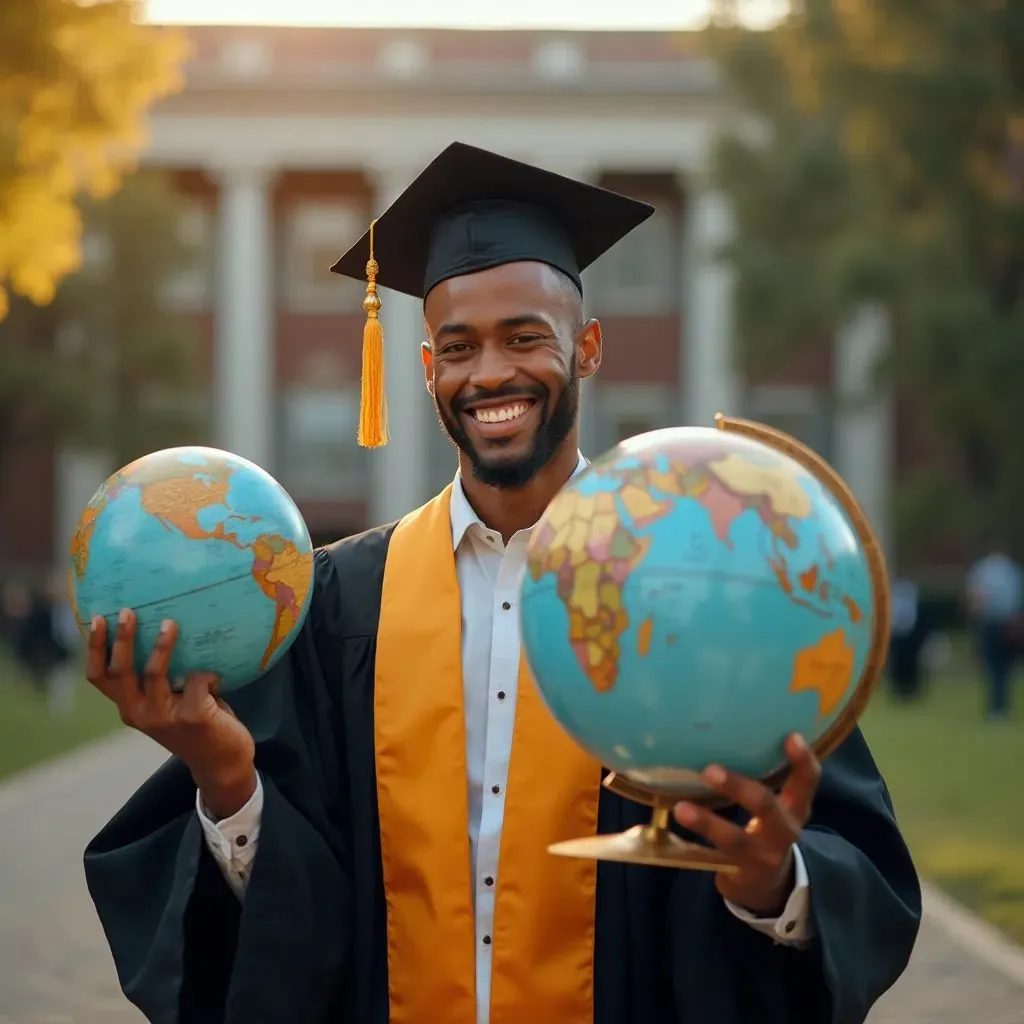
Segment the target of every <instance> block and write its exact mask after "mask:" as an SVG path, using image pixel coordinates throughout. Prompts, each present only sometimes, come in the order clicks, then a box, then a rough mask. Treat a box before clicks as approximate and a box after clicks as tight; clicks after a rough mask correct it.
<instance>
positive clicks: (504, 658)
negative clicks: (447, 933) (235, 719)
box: [196, 456, 812, 1024]
mask: <svg viewBox="0 0 1024 1024" xmlns="http://www.w3.org/2000/svg"><path fill="white" fill-rule="evenodd" d="M585 465H586V461H585V460H584V459H583V457H582V456H580V461H579V464H578V466H577V468H576V472H579V471H580V470H581V469H583V467H584V466H585ZM451 522H452V544H453V546H454V549H455V567H456V574H457V576H458V580H459V592H460V596H461V601H462V677H463V689H464V694H463V699H464V703H465V715H466V766H467V771H468V774H469V822H468V828H469V841H470V850H471V857H472V871H473V876H472V877H473V879H474V892H473V906H474V912H475V916H476V937H477V942H476V949H477V951H478V952H477V965H476V983H477V984H476V992H477V1007H478V1009H477V1021H478V1024H488V1017H489V1007H490V990H491V957H492V953H493V946H492V945H491V944H487V943H483V942H481V941H479V940H480V939H481V938H482V937H483V936H485V935H491V934H493V929H494V905H495V895H496V890H497V884H496V880H497V877H498V869H499V864H498V852H499V849H500V845H501V826H502V817H503V814H504V801H505V797H504V793H505V783H506V781H507V777H508V766H509V758H510V755H511V753H512V733H513V725H514V722H515V713H516V692H517V687H518V679H519V626H518V622H519V619H518V615H517V614H516V603H517V601H518V600H519V585H520V582H521V580H522V576H523V572H524V571H525V568H526V545H527V542H528V541H529V539H530V534H531V533H532V532H533V529H532V527H531V528H530V529H528V530H520V531H519V532H518V533H516V534H515V535H514V536H513V537H512V538H511V539H510V540H509V542H508V544H507V545H506V544H504V543H503V542H502V538H501V535H500V534H499V533H496V532H495V531H493V530H491V529H489V528H488V527H486V526H485V525H484V524H483V523H482V522H481V521H480V518H479V517H478V516H477V514H476V513H475V512H474V511H473V508H472V506H471V505H470V504H469V501H468V500H467V499H466V495H465V492H464V491H463V489H462V482H461V479H460V478H459V477H456V479H455V484H454V487H453V489H452V500H451ZM494 786H498V787H500V799H488V800H486V801H485V800H484V799H483V794H484V792H485V791H488V790H491V789H492V787H494ZM196 809H197V812H198V814H199V819H200V822H201V823H202V827H203V834H204V835H205V836H206V842H207V845H208V846H209V849H210V852H211V853H212V854H213V856H214V858H215V859H216V861H217V863H218V864H219V865H220V868H221V871H222V872H223V873H224V877H225V879H226V880H227V882H228V884H229V885H230V886H231V888H232V889H233V890H234V892H235V893H236V894H237V895H238V897H239V899H242V898H243V897H244V894H245V886H246V882H247V881H248V876H249V872H250V869H251V865H252V861H253V858H254V857H255V856H256V850H257V848H258V845H259V831H260V818H261V813H262V809H263V786H262V783H257V787H256V792H255V793H254V794H253V796H252V798H251V799H250V800H249V802H248V803H247V804H246V805H245V806H244V807H243V808H242V809H241V810H240V811H238V813H237V814H235V815H233V816H232V817H230V818H227V819H225V820H223V821H220V822H216V823H215V822H213V821H212V820H211V819H210V818H209V816H208V815H207V814H206V813H205V810H204V808H203V806H202V802H201V801H200V800H199V797H198V795H197V797H196ZM794 853H795V861H796V885H795V887H794V890H793V893H792V895H791V896H790V898H789V901H788V903H787V904H786V907H785V909H784V911H783V913H782V916H781V917H779V918H757V917H754V916H752V915H751V914H749V913H747V912H746V911H745V910H743V909H741V908H739V907H736V906H733V905H732V904H729V903H727V904H726V905H727V906H728V907H729V910H730V911H731V912H732V913H733V914H734V915H735V916H736V917H738V918H739V919H740V920H742V921H744V922H746V923H747V924H749V925H750V927H752V928H754V929H756V930H757V931H759V932H762V933H763V934H765V935H767V936H769V937H770V938H772V939H774V940H775V941H776V942H780V943H787V944H796V945H799V944H802V943H804V942H806V941H807V940H808V939H809V938H810V937H811V927H812V922H811V918H810V890H809V883H808V877H807V869H806V866H805V865H804V861H803V858H802V857H801V855H800V850H799V848H796V849H795V851H794Z"/></svg>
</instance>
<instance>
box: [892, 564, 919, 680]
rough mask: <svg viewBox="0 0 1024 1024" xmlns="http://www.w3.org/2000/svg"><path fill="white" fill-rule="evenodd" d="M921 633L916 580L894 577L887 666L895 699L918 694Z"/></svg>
mask: <svg viewBox="0 0 1024 1024" xmlns="http://www.w3.org/2000/svg"><path fill="white" fill-rule="evenodd" d="M925 635H926V630H925V625H924V621H923V619H922V616H921V602H920V597H919V595H918V589H917V584H916V583H914V582H913V581H911V580H908V579H897V580H895V581H894V582H893V585H892V635H891V639H890V644H889V665H888V669H889V687H890V691H891V693H892V695H893V697H895V698H896V699H897V700H915V699H916V698H918V697H920V696H921V695H922V691H923V686H924V676H923V665H922V657H921V654H922V650H923V648H924V640H925Z"/></svg>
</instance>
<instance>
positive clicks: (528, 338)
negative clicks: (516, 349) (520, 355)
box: [508, 334, 541, 345]
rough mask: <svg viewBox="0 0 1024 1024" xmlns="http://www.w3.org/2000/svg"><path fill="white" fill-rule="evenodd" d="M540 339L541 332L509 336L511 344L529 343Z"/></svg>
mask: <svg viewBox="0 0 1024 1024" xmlns="http://www.w3.org/2000/svg"><path fill="white" fill-rule="evenodd" d="M540 340H541V337H540V335H539V334H517V335H516V336H515V337H514V338H509V341H508V343H509V344H510V345H529V344H530V342H533V341H540Z"/></svg>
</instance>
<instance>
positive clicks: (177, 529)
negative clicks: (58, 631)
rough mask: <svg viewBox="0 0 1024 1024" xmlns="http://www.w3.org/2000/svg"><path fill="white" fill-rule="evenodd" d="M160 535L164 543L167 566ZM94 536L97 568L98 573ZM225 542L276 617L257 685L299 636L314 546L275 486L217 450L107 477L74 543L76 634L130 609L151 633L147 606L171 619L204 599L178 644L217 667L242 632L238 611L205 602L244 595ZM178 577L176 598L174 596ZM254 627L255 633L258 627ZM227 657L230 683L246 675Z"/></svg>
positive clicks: (160, 458) (183, 453)
mask: <svg viewBox="0 0 1024 1024" xmlns="http://www.w3.org/2000/svg"><path fill="white" fill-rule="evenodd" d="M147 522H149V523H151V524H152V526H151V527H147V526H146V523H147ZM153 527H155V528H156V529H157V532H155V533H154V532H153ZM161 532H162V533H163V534H164V535H165V536H166V537H167V542H168V543H169V544H170V545H171V546H170V547H167V548H166V557H165V559H164V561H160V557H161V555H160V552H161V543H160V535H161ZM101 535H102V536H103V538H104V559H103V564H101V565H95V564H94V563H95V562H96V557H97V556H96V551H95V545H96V543H97V538H98V537H100V536H101ZM181 545H184V546H181ZM196 545H198V546H196ZM202 545H213V547H212V548H205V547H202ZM221 545H223V546H224V548H225V549H228V550H234V551H237V552H238V553H239V554H240V555H241V556H242V557H243V559H244V561H243V562H242V563H241V565H240V566H239V568H241V567H242V566H244V567H245V573H246V575H247V576H248V577H249V578H250V579H251V580H252V582H253V584H254V585H255V587H254V593H256V594H259V595H261V600H266V601H267V602H268V603H269V608H270V609H271V612H272V618H271V620H270V622H269V624H268V625H269V628H268V629H267V631H266V634H265V640H264V642H263V643H262V644H261V647H260V655H259V658H258V659H256V658H253V659H252V661H253V664H252V672H251V674H252V675H253V677H255V675H256V674H258V673H262V672H263V671H265V670H266V669H267V668H269V667H270V665H271V664H273V662H274V661H275V659H276V657H277V656H278V655H279V654H280V653H281V652H282V647H283V645H286V644H288V643H290V641H291V640H292V639H294V636H295V634H296V632H297V630H298V628H299V626H301V624H302V621H303V619H304V616H305V613H306V610H307V608H308V602H309V598H310V594H311V589H312V580H313V552H312V546H311V544H310V541H309V534H308V531H306V529H305V525H304V524H303V523H302V520H301V516H300V515H299V513H298V510H297V509H296V508H295V506H294V503H293V502H292V501H291V499H290V498H289V497H288V496H287V494H285V492H284V491H283V490H282V489H281V488H280V485H279V484H277V482H276V481H274V480H273V478H272V477H270V476H269V475H267V474H265V473H264V472H263V470H261V469H259V467H257V466H254V465H252V464H251V463H248V462H246V461H245V460H244V459H239V458H237V457H236V456H232V455H230V454H229V453H226V452H219V451H217V450H215V449H208V448H180V449H168V450H166V451H163V452H155V453H153V454H152V455H148V456H145V457H143V458H141V459H137V460H136V461H135V462H132V463H130V464H129V465H127V466H125V467H124V468H123V469H121V470H119V471H118V472H117V473H115V474H113V475H112V476H111V477H110V478H109V479H108V480H107V481H106V482H105V483H104V485H103V486H102V487H101V488H100V489H99V490H98V491H97V492H96V494H95V495H94V497H93V498H92V500H91V501H90V502H89V504H88V505H87V506H86V508H85V510H84V511H83V513H82V516H81V518H80V520H79V523H78V526H77V528H76V530H75V532H74V536H73V537H72V539H71V546H70V568H69V577H70V579H69V584H70V585H69V591H70V598H71V603H72V608H73V609H74V611H75V616H76V619H77V621H78V623H79V628H80V629H82V631H83V633H84V632H85V631H86V629H87V627H88V623H89V619H90V618H91V616H92V615H94V614H96V613H97V612H98V613H99V614H102V615H104V616H106V617H110V616H114V615H116V614H117V612H118V610H119V608H120V607H121V606H124V607H133V608H135V610H136V612H137V614H138V615H139V620H140V632H141V631H142V626H143V623H144V621H145V623H146V624H147V625H148V626H149V627H152V626H153V622H152V621H151V620H152V618H153V616H152V615H149V613H148V611H147V610H148V609H158V610H159V611H160V613H161V614H166V615H167V616H168V617H171V618H174V617H175V615H174V614H173V611H174V607H177V608H178V609H179V610H186V611H187V610H188V607H193V608H195V609H198V608H199V605H198V604H196V603H195V602H197V601H201V602H205V604H204V605H203V608H202V610H201V612H200V611H197V612H196V614H195V615H193V620H192V622H190V623H188V624H187V626H188V628H187V629H186V624H180V625H181V626H182V634H181V636H180V638H179V646H182V647H186V648H187V647H188V646H189V645H190V644H191V647H192V648H193V651H194V652H197V651H202V652H203V655H202V656H203V657H204V658H206V659H210V658H216V657H217V656H218V655H217V653H216V650H215V649H216V648H217V647H218V646H220V647H224V648H230V647H231V646H232V644H236V643H237V640H236V638H237V637H238V635H239V630H243V631H244V630H245V628H246V627H245V622H244V614H243V613H242V612H241V608H242V607H243V605H239V606H238V607H237V608H235V609H232V608H230V607H225V606H224V605H223V604H222V602H223V601H224V600H228V601H230V600H231V599H230V598H224V599H222V598H214V597H213V596H211V595H212V594H213V593H214V589H211V588H225V587H227V588H229V589H231V588H233V589H234V590H235V591H236V594H235V596H236V598H237V597H238V596H239V595H241V594H244V591H238V590H237V588H238V586H239V584H240V583H241V580H239V578H238V577H237V575H235V571H236V570H235V566H236V565H238V562H237V559H238V555H230V556H225V555H223V554H222V555H217V553H216V552H217V548H218V547H219V546H221ZM203 552H206V553H205V554H204V553H203ZM112 572H113V574H112ZM175 572H179V573H180V580H181V582H180V583H179V584H177V586H180V587H181V588H183V589H175V587H176V584H175V583H174V574H175ZM204 574H212V578H209V579H207V578H206V575H204ZM83 595H85V596H86V597H87V600H83ZM190 595H194V596H190ZM204 595H205V596H204ZM104 603H106V604H108V605H110V607H103V606H102V605H103V604H104ZM83 604H87V605H88V608H85V609H83V608H82V607H80V606H81V605H83ZM114 605H116V607H115V606H114ZM172 606H173V607H172ZM253 611H255V608H254V609H253ZM258 618H260V616H258V615H257V616H255V617H254V618H253V621H252V622H251V626H250V628H252V629H256V630H258V629H259V628H261V627H259V626H258V624H257V622H256V619H258ZM228 660H229V661H230V662H231V663H230V664H229V665H227V667H226V670H227V674H228V675H229V676H233V677H234V678H235V682H236V684H237V683H238V680H239V679H241V673H243V671H245V672H247V671H248V669H247V668H246V669H243V667H242V663H243V662H246V661H248V660H249V658H248V655H244V656H243V655H242V654H241V653H239V649H237V648H236V653H235V656H234V657H233V658H229V659H228ZM203 664H205V662H204V663H203Z"/></svg>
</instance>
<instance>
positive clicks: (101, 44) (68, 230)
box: [0, 0, 186, 319]
mask: <svg viewBox="0 0 1024 1024" xmlns="http://www.w3.org/2000/svg"><path fill="white" fill-rule="evenodd" d="M142 6H143V5H142V4H141V3H139V2H138V0H2V2H0V319H2V318H3V315H4V312H5V310H6V307H7V304H8V300H9V298H10V295H9V292H11V291H13V292H14V293H16V294H19V295H22V296H25V297H27V298H29V299H31V300H32V301H33V302H35V303H37V304H40V305H44V304H45V303H47V302H49V301H50V300H51V299H52V298H53V295H54V292H55V289H56V287H57V284H58V283H59V282H60V280H61V279H62V278H63V277H64V276H65V275H66V274H68V273H70V272H72V271H73V270H75V269H76V268H77V267H78V265H79V260H80V255H81V254H80V247H79V241H80V235H81V217H80V213H79V208H78V205H77V199H78V197H79V194H80V193H81V192H82V191H83V190H84V191H85V192H87V193H89V194H91V195H93V196H96V197H99V196H104V195H109V194H110V193H111V192H112V191H114V189H115V188H116V187H117V185H118V183H119V181H120V180H121V176H122V175H123V173H124V172H125V171H126V170H127V169H129V168H130V167H131V162H132V157H133V155H134V154H135V153H136V152H137V151H138V149H139V147H140V145H141V144H142V142H143V132H142V127H143V125H142V121H143V116H144V114H145V112H146V110H147V109H148V108H149V107H150V105H151V104H152V103H153V102H154V101H156V100H159V99H161V98H163V97H164V96H166V95H168V94H169V93H171V92H173V91H175V90H176V89H177V88H178V87H179V85H180V79H179V70H178V69H179V65H180V63H181V61H182V60H183V58H184V56H185V54H186V45H185V40H184V37H183V36H182V35H180V34H179V33H177V32H175V31H172V30H169V29H166V28H160V27H157V26H153V25H146V24H144V23H143V22H142V18H141V14H142Z"/></svg>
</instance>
